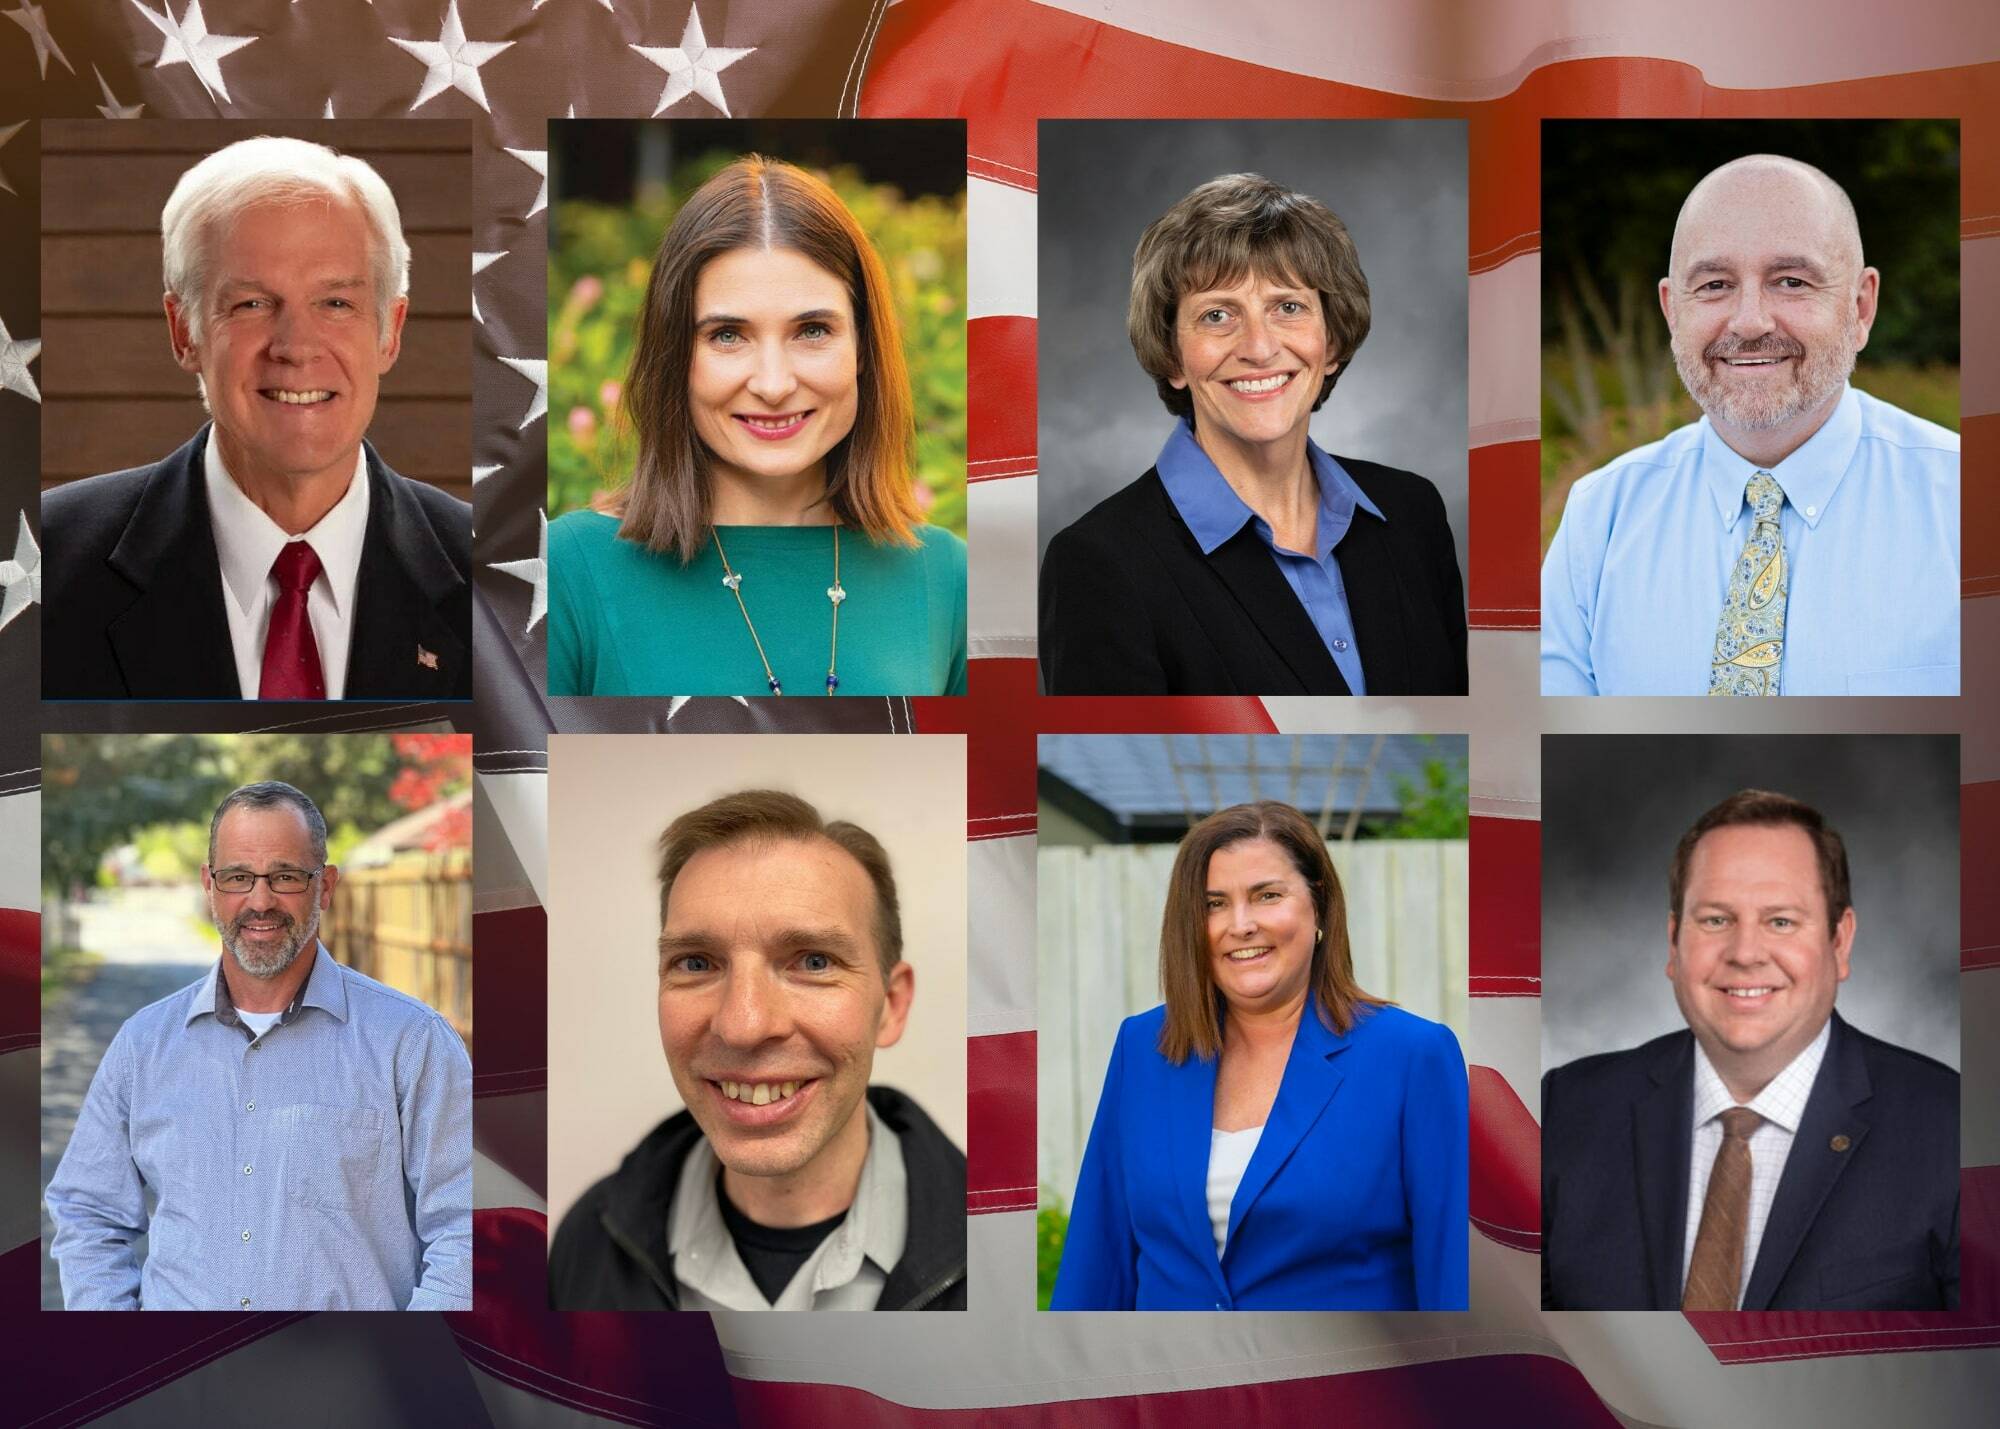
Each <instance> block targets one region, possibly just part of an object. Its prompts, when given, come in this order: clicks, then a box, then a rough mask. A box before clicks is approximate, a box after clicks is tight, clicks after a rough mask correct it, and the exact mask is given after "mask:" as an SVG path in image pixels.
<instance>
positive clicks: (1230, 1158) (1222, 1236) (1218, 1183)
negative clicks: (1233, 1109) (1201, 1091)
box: [1208, 1126, 1264, 1261]
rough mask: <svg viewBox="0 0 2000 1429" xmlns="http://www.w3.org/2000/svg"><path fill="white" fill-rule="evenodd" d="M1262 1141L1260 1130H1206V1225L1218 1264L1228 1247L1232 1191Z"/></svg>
mask: <svg viewBox="0 0 2000 1429" xmlns="http://www.w3.org/2000/svg"><path fill="white" fill-rule="evenodd" d="M1263 1139H1264V1128H1263V1127H1261V1126H1248V1127H1245V1128H1244V1129H1243V1130H1241V1131H1223V1130H1220V1129H1219V1128H1216V1127H1210V1128H1209V1131H1208V1225H1209V1229H1210V1230H1212V1231H1214V1232H1215V1258H1216V1259H1217V1260H1218V1261H1219V1260H1221V1259H1222V1251H1223V1247H1224V1246H1226V1245H1227V1244H1228V1243H1229V1208H1230V1206H1231V1205H1233V1204H1234V1203H1235V1201H1236V1188H1237V1187H1238V1186H1240V1185H1242V1184H1243V1173H1244V1172H1245V1171H1247V1170H1249V1169H1250V1158H1251V1157H1252V1156H1254V1155H1256V1154H1257V1143H1258V1142H1260V1141H1262V1140H1263Z"/></svg>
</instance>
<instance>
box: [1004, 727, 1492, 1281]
mask: <svg viewBox="0 0 2000 1429" xmlns="http://www.w3.org/2000/svg"><path fill="white" fill-rule="evenodd" d="M1040 751H1041V753H1040V758H1041V762H1040V768H1039V771H1038V802H1039V807H1040V813H1039V818H1038V835H1037V841H1036V858H1035V866H1036V881H1037V898H1036V922H1037V934H1036V937H1037V949H1036V966H1037V986H1038V989H1039V992H1040V1000H1041V1015H1040V1021H1039V1023H1038V1027H1037V1040H1036V1055H1037V1061H1038V1082H1037V1089H1038V1098H1037V1100H1038V1107H1037V1117H1036V1133H1037V1143H1038V1155H1039V1163H1040V1171H1039V1182H1040V1206H1039V1209H1038V1212H1037V1223H1038V1225H1037V1236H1036V1245H1037V1267H1036V1268H1037V1281H1038V1285H1037V1292H1038V1304H1039V1305H1040V1307H1041V1308H1042V1309H1044V1310H1174V1309H1193V1310H1211V1309H1213V1310H1450V1309H1459V1310H1463V1309H1465V1308H1467V1303H1468V1302H1467V1294H1468V1292H1467V1275H1468V1268H1467V1247H1468V1240H1467V1236H1468V1219H1467V1217H1468V1203H1467V1194H1468V1187H1467V1174H1468V1173H1467V1156H1468V1150H1467V1135H1468V1131H1467V1128H1468V1120H1467V1116H1468V1112H1467V1081H1466V1070H1465V1058H1464V1054H1463V1051H1462V1045H1463V1038H1464V1036H1465V1033H1466V1026H1467V956H1468V950H1467V933H1468V922H1469V919H1468V903H1467V892H1468V878H1469V857H1468V843H1467V837H1468V833H1469V824H1468V815H1467V792H1466V791H1467V787H1468V769H1467V741H1466V738H1465V736H1463V735H1374V736H1369V737H1366V738H1361V737H1343V736H1338V735H1244V736H1230V737H1206V736H1194V735H1157V734H1134V735H1044V736H1042V738H1041V743H1040Z"/></svg>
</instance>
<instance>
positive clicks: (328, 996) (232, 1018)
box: [183, 943, 347, 1030]
mask: <svg viewBox="0 0 2000 1429" xmlns="http://www.w3.org/2000/svg"><path fill="white" fill-rule="evenodd" d="M314 947H315V950H314V952H313V965H312V971H311V972H310V973H308V974H306V980H305V981H304V982H303V983H301V984H300V985H299V990H298V991H297V992H296V993H294V994H293V995H292V1001H291V1005H290V1006H289V1007H287V1008H286V1009H285V1010H284V1012H283V1013H281V1014H280V1015H279V1017H278V1025H279V1026H280V1027H282V1026H284V1025H285V1024H286V1023H288V1022H290V1021H291V1020H292V1019H293V1018H294V1017H296V1016H297V1015H298V1013H299V1009H300V1008H303V1007H317V1008H321V1009H323V1010H325V1011H327V1012H330V1013H332V1014H333V1016H334V1017H336V1018H338V1019H339V1020H340V1021H342V1022H345V1021H347V984H346V983H345V982H343V981H342V980H341V976H340V964H339V963H336V962H335V961H334V960H333V954H331V953H329V952H328V951H327V950H326V944H324V943H316V944H315V945H314ZM228 956H229V954H228V953H227V952H224V953H223V955H222V957H223V958H226V957H228ZM210 1016H212V1017H214V1018H215V1020H216V1021H217V1022H220V1023H222V1024H223V1025H224V1026H225V1027H242V1026H243V1019H242V1018H240V1017H238V1016H237V1015H236V1002H235V999H233V998H232V997H230V995H229V979H228V978H226V977H224V976H223V975H222V958H217V959H216V960H215V962H214V964H213V965H212V966H211V967H210V968H209V970H208V976H207V977H205V978H203V979H202V983H201V987H200V988H199V989H198V990H197V991H196V992H195V995H194V1000H193V1001H192V1002H190V1003H189V1004H188V1015H187V1020H186V1022H185V1023H184V1024H183V1025H184V1026H190V1027H191V1026H193V1025H194V1020H195V1019H196V1018H197V1017H210ZM246 1030H247V1029H246Z"/></svg>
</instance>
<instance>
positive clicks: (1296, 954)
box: [1207, 838, 1317, 1012]
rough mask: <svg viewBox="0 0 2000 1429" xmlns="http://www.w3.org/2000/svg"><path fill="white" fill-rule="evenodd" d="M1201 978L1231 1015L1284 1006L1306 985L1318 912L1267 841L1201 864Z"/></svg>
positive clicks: (1236, 846)
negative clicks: (1204, 939) (1204, 942)
mask: <svg viewBox="0 0 2000 1429" xmlns="http://www.w3.org/2000/svg"><path fill="white" fill-rule="evenodd" d="M1207 901H1208V970H1209V976H1210V977H1211V978H1213V979H1214V980H1215V986H1216V987H1217V988H1218V989H1219V990H1220V991H1221V993H1222V996H1223V1000H1224V1001H1225V1002H1226V1003H1228V1005H1229V1007H1230V1008H1231V1009H1232V1010H1238V1011H1244V1012H1257V1011H1267V1010H1274V1009H1278V1008H1283V1007H1287V1006H1289V1005H1290V1004H1291V1003H1292V1002H1294V1001H1296V1000H1298V999H1301V998H1303V997H1304V996H1305V994H1306V987H1307V985H1308V984H1309V983H1310V981H1311V979H1312V956H1313V945H1314V934H1315V932H1316V931H1317V911H1316V909H1315V907H1314V904H1313V896H1312V888H1311V886H1310V885H1309V884H1307V882H1306V880H1305V878H1304V876H1303V875H1302V874H1300V872H1299V870H1298V867H1297V865H1295V864H1294V863H1293V862H1292V860H1291V857H1290V855H1288V854H1287V853H1286V852H1285V851H1284V849H1282V848H1280V847H1279V846H1278V845H1277V844H1276V843H1274V842H1273V841H1272V840H1270V839H1266V838H1255V839H1244V840H1242V841H1241V842H1239V843H1233V844H1226V845H1224V846H1223V847H1222V848H1219V849H1217V850H1216V851H1215V852H1214V853H1213V854H1211V855H1210V856H1209V860H1208V892H1207Z"/></svg>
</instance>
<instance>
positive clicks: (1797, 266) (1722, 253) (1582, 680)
mask: <svg viewBox="0 0 2000 1429" xmlns="http://www.w3.org/2000/svg"><path fill="white" fill-rule="evenodd" d="M1669 267H1670V269H1671V271H1670V272H1669V273H1668V275H1667V276H1666V277H1665V278H1662V279H1661V280H1660V309H1661V311H1662V312H1664V313H1665V314H1666V319H1667V327H1668V330H1669V331H1670V333H1671V334H1672V339H1673V354H1674V365H1675V366H1676V367H1677V368H1678V369H1679V371H1680V376H1681V381H1682V383H1683V384H1685V385H1686V387H1687V390H1688V392H1689V394H1690V395H1691V396H1692V397H1693V398H1694V399H1695V402H1696V403H1697V404H1698V405H1699V406H1700V407H1701V409H1702V412H1703V414H1704V415H1703V416H1702V419H1701V420H1700V421H1698V422H1696V423H1694V424H1692V425H1690V426H1686V427H1682V428H1681V429H1680V430H1678V431H1676V432H1674V433H1672V434H1671V435H1669V436H1668V437H1666V438H1665V439H1664V440H1662V441H1658V442H1654V443H1652V444H1651V445H1649V446H1643V447H1640V448H1638V449H1637V450H1636V451H1631V452H1627V453H1626V454H1625V455H1624V456H1622V457H1619V458H1618V459H1617V460H1616V461H1614V462H1612V463H1611V464H1610V465H1608V466H1606V467H1604V468H1602V469H1600V470H1598V471H1595V472H1592V473H1591V474H1590V475H1589V476H1586V477H1584V478H1582V479H1581V480H1580V481H1578V482H1577V483H1576V485H1575V486H1574V487H1572V488H1571V489H1570V493H1569V500H1568V504H1567V505H1566V507H1565V508H1564V511H1563V518H1562V525H1561V527H1560V528H1559V529H1558V530H1557V532H1556V536H1555V540H1554V542H1553V543H1552V544H1551V545H1550V547H1549V553H1548V556H1547V558H1546V559H1545V560H1544V561H1543V563H1542V693H1543V694H1545V695H1701V694H1709V695H1777V694H1786V695H1839V694H1855V695H1955V694H1957V693H1958V683H1959V653H1958V615H1959V533H1958V512H1959V486H1958V483H1959V474H1958V473H1959V468H1958V435H1957V434H1956V433H1955V432H1951V431H1948V430H1946V429H1945V428H1943V427H1940V426H1938V425H1936V424H1935V423H1932V422H1927V421H1925V420H1923V419H1922V418H1920V417H1916V416H1913V415H1911V414H1910V413H1908V412H1905V411H1902V410H1900V409H1899V408H1896V407H1894V406H1891V405H1890V404H1889V403H1887V402H1884V401H1881V400H1880V399H1878V398H1875V397H1871V396H1869V395H1868V394H1867V393H1865V392H1860V391H1857V390H1855V389H1854V388H1852V387H1850V386H1848V381H1847V379H1848V377H1849V375H1850V374H1851V373H1852V372H1853V370H1854V359H1855V354H1857V353H1858V352H1860V351H1861V349H1862V348H1863V347H1864V346H1866V345H1867V342H1868V331H1869V328H1870V326H1871V325H1872V324H1873V323H1874V321H1875V312H1876V303H1877V299H1878V296H1879V292H1880V287H1881V275H1880V274H1879V273H1878V272H1876V270H1875V269H1873V268H1870V267H1868V266H1866V265H1865V263H1864V262H1863V260H1862V252H1861V233H1860V229H1859V227H1858V225H1857V224H1856V222H1855V217H1854V206H1853V204H1852V203H1851V202H1850V201H1849V199H1848V197H1847V194H1846V193H1845V192H1844V191H1843V190H1842V189H1841V187H1840V186H1839V185H1838V184H1836V183H1835V182H1834V181H1833V180H1832V179H1830V178H1828V177H1827V176H1826V175H1825V174H1824V173H1821V172H1820V171H1819V170H1818V169H1816V168H1813V167H1812V166H1811V165H1809V164H1803V163H1800V162H1798V161H1797V160H1794V159H1788V158H1782V157H1779V156H1777V155H1772V154H1753V155H1749V156H1747V157H1744V158H1740V159H1736V160H1734V161H1732V162H1730V163H1727V164H1724V165H1723V166H1722V167H1721V168H1719V169H1717V170H1715V171H1714V172H1713V173H1711V174H1709V175H1708V176H1707V177H1706V178H1704V179H1703V180H1702V181H1701V182H1700V183H1698V184H1696V185H1695V187H1694V189H1693V191H1692V192H1691V193H1689V194H1688V197H1687V200H1686V202H1685V203H1684V204H1683V205H1682V207H1681V212H1680V219H1679V221H1678V222H1677V223H1676V224H1675V226H1674V238H1673V249H1672V255H1671V261H1670V264H1669Z"/></svg>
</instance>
